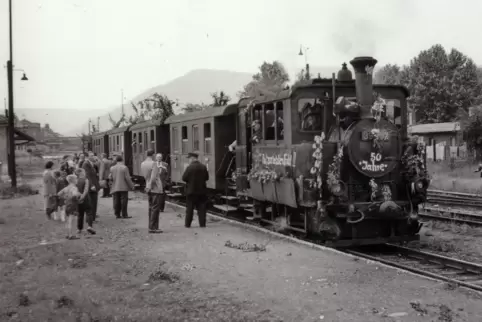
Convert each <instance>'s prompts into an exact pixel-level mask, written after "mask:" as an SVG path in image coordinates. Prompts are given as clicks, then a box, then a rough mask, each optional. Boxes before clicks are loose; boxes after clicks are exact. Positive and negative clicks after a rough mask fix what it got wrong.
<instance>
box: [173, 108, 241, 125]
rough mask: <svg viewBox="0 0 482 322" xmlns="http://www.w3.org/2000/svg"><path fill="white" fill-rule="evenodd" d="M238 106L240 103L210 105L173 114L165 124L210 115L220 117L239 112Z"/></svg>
mask: <svg viewBox="0 0 482 322" xmlns="http://www.w3.org/2000/svg"><path fill="white" fill-rule="evenodd" d="M237 108H238V104H230V105H226V106H215V107H209V108H206V109H204V110H202V111H196V112H189V113H185V114H179V115H173V116H171V117H169V118H168V119H167V120H166V122H165V124H172V123H182V122H187V121H191V120H197V119H203V118H209V117H212V118H214V117H219V116H223V115H229V114H234V113H236V112H237Z"/></svg>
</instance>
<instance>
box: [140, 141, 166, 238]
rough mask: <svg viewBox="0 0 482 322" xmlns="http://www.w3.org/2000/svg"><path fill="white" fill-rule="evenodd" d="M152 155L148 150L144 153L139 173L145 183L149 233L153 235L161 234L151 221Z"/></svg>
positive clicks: (152, 199)
mask: <svg viewBox="0 0 482 322" xmlns="http://www.w3.org/2000/svg"><path fill="white" fill-rule="evenodd" d="M153 155H154V151H153V150H151V149H149V150H147V152H146V159H145V160H144V161H142V163H141V173H142V176H143V177H144V179H145V181H146V192H147V205H148V215H149V217H148V218H149V222H148V225H149V233H151V234H154V233H159V232H161V231H160V230H159V229H158V228H159V225H157V226H156V225H155V222H154V221H153V218H152V207H153V204H154V195H153V194H152V193H151V191H150V190H151V188H148V186H150V184H149V181H150V180H151V175H152V168H153V166H154V164H155V162H154V160H153V159H152V156H153Z"/></svg>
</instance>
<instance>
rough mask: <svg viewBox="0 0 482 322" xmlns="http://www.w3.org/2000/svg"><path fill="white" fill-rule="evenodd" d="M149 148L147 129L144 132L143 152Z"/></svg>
mask: <svg viewBox="0 0 482 322" xmlns="http://www.w3.org/2000/svg"><path fill="white" fill-rule="evenodd" d="M147 149H149V139H148V138H147V131H145V132H144V152H145V151H147Z"/></svg>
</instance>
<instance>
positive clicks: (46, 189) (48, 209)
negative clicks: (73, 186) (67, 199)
mask: <svg viewBox="0 0 482 322" xmlns="http://www.w3.org/2000/svg"><path fill="white" fill-rule="evenodd" d="M53 166H54V163H53V162H52V161H47V163H46V164H45V171H44V173H43V195H44V200H45V214H46V215H47V218H48V219H52V214H53V213H54V212H55V211H56V210H57V180H56V179H55V176H54V171H53V169H52V168H53Z"/></svg>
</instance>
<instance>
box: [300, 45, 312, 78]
mask: <svg viewBox="0 0 482 322" xmlns="http://www.w3.org/2000/svg"><path fill="white" fill-rule="evenodd" d="M303 49H304V52H303ZM309 49H310V48H308V47H304V48H303V45H301V46H300V52H299V54H298V55H300V56H305V66H306V74H305V79H306V80H309V79H310V78H311V76H310V64H308V50H309Z"/></svg>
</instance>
